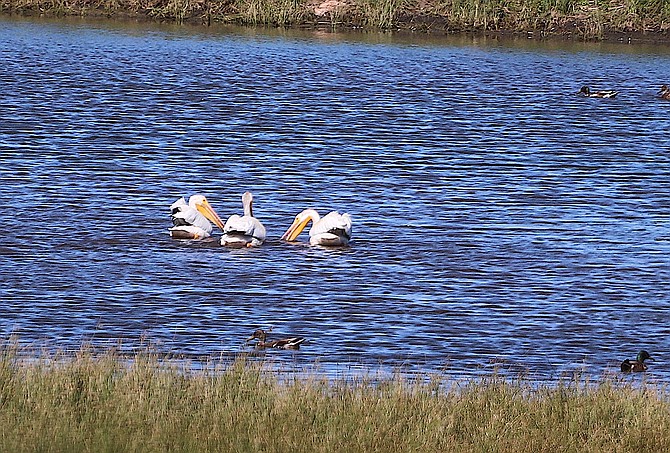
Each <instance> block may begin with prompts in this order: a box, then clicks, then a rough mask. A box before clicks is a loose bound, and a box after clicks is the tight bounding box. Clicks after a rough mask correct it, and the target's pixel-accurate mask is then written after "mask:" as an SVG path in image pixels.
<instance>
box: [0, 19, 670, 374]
mask: <svg viewBox="0 0 670 453" xmlns="http://www.w3.org/2000/svg"><path fill="white" fill-rule="evenodd" d="M669 74H670V49H669V48H668V47H662V46H659V47H642V46H635V45H624V44H619V45H593V44H591V45H586V44H581V45H580V44H564V43H563V44H557V43H533V42H523V41H521V42H514V41H512V42H497V41H491V40H477V39H465V38H454V39H447V38H445V37H440V38H436V39H430V40H429V39H426V38H421V37H413V38H407V37H405V38H398V37H396V38H394V37H390V36H386V35H335V34H328V33H325V34H324V33H291V32H276V31H265V32H263V31H252V30H238V29H191V28H160V27H158V26H155V25H154V26H152V25H142V26H140V25H129V24H125V25H123V24H118V23H116V24H115V23H85V22H75V23H73V22H64V21H59V22H54V21H50V22H44V21H42V22H40V21H26V20H9V19H6V18H5V19H0V84H1V86H2V89H1V90H0V200H2V202H1V203H2V209H1V214H0V218H1V219H2V222H3V229H2V232H3V234H2V236H1V237H0V278H1V279H2V281H1V283H2V285H1V289H0V295H1V300H0V319H1V323H2V327H3V334H4V335H5V337H6V338H8V337H9V336H10V335H11V334H16V335H18V337H19V338H20V340H21V341H22V342H24V343H27V344H43V343H46V344H48V345H51V346H53V347H57V348H77V347H79V345H81V344H82V343H83V342H85V341H91V342H92V343H94V344H96V345H98V344H99V345H103V346H104V345H111V344H114V343H115V342H116V341H117V340H121V341H122V343H123V345H124V347H128V348H132V347H134V346H135V345H137V344H139V343H140V342H142V341H145V340H146V341H150V342H151V343H153V344H154V345H156V347H158V348H159V349H160V350H163V351H166V352H174V353H180V354H187V355H191V354H192V355H194V356H196V357H200V356H219V355H222V354H223V355H226V356H228V355H235V354H236V353H239V352H242V351H248V350H249V349H250V348H248V347H245V345H244V340H245V339H246V337H248V336H249V335H250V334H251V332H252V331H253V330H254V329H256V328H259V327H263V328H269V327H270V326H273V331H272V334H277V335H282V334H291V335H302V336H305V337H307V338H308V339H309V342H308V343H307V344H306V345H305V346H303V348H302V349H301V350H300V351H298V352H295V353H293V352H289V351H267V352H266V357H270V358H271V359H272V360H275V361H277V362H278V363H280V364H283V365H284V366H289V367H292V366H307V365H310V364H313V363H315V362H318V366H319V367H320V368H321V369H323V370H324V371H325V372H327V373H332V372H339V371H340V370H343V369H349V368H351V367H354V368H357V367H359V366H363V367H373V368H374V367H378V366H382V367H383V368H387V369H396V368H398V367H404V368H405V369H408V370H416V371H427V372H433V371H440V370H445V372H446V373H447V374H449V375H450V376H455V377H463V376H472V375H477V374H479V373H487V372H490V371H491V370H492V369H494V368H499V369H501V370H502V371H504V372H509V373H511V374H518V373H528V374H530V375H531V376H534V377H537V378H539V379H552V378H555V377H558V376H560V375H562V374H563V373H571V372H573V371H576V370H584V371H586V372H587V373H590V374H594V375H601V374H602V373H604V372H607V371H608V370H610V371H612V370H616V368H617V367H618V362H619V361H620V360H621V359H623V358H626V357H628V358H633V356H634V355H635V354H636V353H637V351H639V350H640V349H647V350H648V351H649V352H650V353H651V354H652V356H655V357H656V361H655V362H652V363H651V369H652V370H653V372H652V373H651V374H652V376H654V377H656V378H660V379H662V380H665V381H667V379H668V378H669V377H670V360H668V357H667V356H666V351H668V350H669V346H670V341H669V339H668V334H669V333H670V328H669V322H668V308H669V305H670V303H669V299H668V289H669V287H670V266H669V264H670V263H669V261H670V260H669V258H668V256H669V255H670V200H669V198H670V157H669V155H670V154H669V153H670V138H669V136H668V126H669V125H670V122H669V120H668V113H669V112H670V102H668V101H663V100H660V99H658V98H657V97H656V92H657V91H658V89H659V87H660V85H661V84H662V83H668V82H670V79H668V77H670V76H669ZM583 84H588V85H591V87H592V88H615V89H618V90H620V91H621V94H620V95H619V97H618V98H616V99H614V100H596V99H585V98H581V97H578V96H576V95H575V94H574V93H575V92H576V91H577V90H578V89H579V87H580V86H581V85H583ZM245 190H250V191H252V192H253V193H254V196H255V205H254V207H255V214H256V216H257V217H258V218H259V219H260V220H261V221H262V222H263V223H264V224H265V226H266V228H267V230H268V236H269V240H268V241H267V242H266V244H265V245H264V246H262V247H260V248H258V249H251V250H230V249H225V248H223V247H220V246H219V245H218V244H217V242H200V243H193V242H184V241H174V240H171V239H170V237H169V236H168V233H167V228H168V227H170V226H171V222H170V219H169V209H168V208H169V206H170V204H171V203H172V202H173V201H175V200H176V199H177V198H178V197H181V196H188V195H190V194H194V193H202V194H205V195H206V196H207V197H208V198H209V200H210V202H211V203H212V204H213V205H214V207H215V208H216V209H217V210H218V212H219V213H220V214H221V215H222V216H223V217H224V218H225V217H227V216H228V215H230V214H233V213H240V212H241V202H240V198H241V194H242V193H243V192H244V191H245ZM307 207H313V208H316V209H317V210H319V211H320V212H321V213H322V214H325V213H326V212H328V211H330V210H340V211H346V212H349V213H350V214H351V216H352V217H353V219H354V235H353V241H352V243H351V246H350V247H349V248H346V249H325V248H318V247H309V246H307V245H306V244H305V242H306V241H307V234H306V233H303V235H302V236H301V238H300V239H301V240H302V241H303V242H302V243H301V244H297V245H295V244H286V243H282V242H281V241H279V237H280V236H281V234H282V233H283V232H284V230H285V229H286V228H287V227H288V226H289V225H290V223H291V221H292V219H293V217H294V216H295V214H297V213H298V212H299V211H301V210H302V209H304V208H307ZM215 236H216V237H217V238H218V236H219V234H215Z"/></svg>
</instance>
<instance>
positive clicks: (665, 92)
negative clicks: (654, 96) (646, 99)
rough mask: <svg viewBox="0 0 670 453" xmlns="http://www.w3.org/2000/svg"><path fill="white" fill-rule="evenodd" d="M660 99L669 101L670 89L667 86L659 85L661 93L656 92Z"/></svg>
mask: <svg viewBox="0 0 670 453" xmlns="http://www.w3.org/2000/svg"><path fill="white" fill-rule="evenodd" d="M658 94H659V96H660V97H661V99H667V100H669V101H670V88H668V86H667V85H661V91H659V92H658Z"/></svg>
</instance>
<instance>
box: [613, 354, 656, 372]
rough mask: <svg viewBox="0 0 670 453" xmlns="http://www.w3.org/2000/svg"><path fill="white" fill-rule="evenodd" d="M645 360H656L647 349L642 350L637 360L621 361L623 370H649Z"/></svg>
mask: <svg viewBox="0 0 670 453" xmlns="http://www.w3.org/2000/svg"><path fill="white" fill-rule="evenodd" d="M645 360H654V359H653V358H652V357H651V356H650V355H649V353H648V352H647V351H644V350H643V351H640V352H639V353H638V354H637V358H636V359H635V360H629V359H626V360H624V361H623V362H621V371H623V372H624V373H630V372H640V371H647V368H648V367H647V364H646V363H644V361H645Z"/></svg>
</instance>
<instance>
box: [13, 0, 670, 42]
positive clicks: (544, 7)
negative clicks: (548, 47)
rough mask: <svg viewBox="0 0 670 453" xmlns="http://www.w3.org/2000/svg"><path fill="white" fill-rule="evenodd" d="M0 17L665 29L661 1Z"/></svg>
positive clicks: (215, 5) (36, 2)
mask: <svg viewBox="0 0 670 453" xmlns="http://www.w3.org/2000/svg"><path fill="white" fill-rule="evenodd" d="M2 12H5V13H19V14H40V15H84V16H86V15H106V16H123V17H125V16H140V17H141V16H145V17H148V18H153V19H158V20H167V21H176V22H196V23H206V24H209V23H211V22H213V21H216V22H224V23H239V24H248V25H269V26H280V27H291V26H305V25H316V24H317V23H321V24H323V23H327V24H330V25H331V26H338V27H339V26H341V27H364V28H368V29H385V30H389V29H415V30H430V31H437V30H442V31H448V32H459V31H479V32H482V31H510V32H528V31H534V32H540V34H541V35H571V36H573V37H578V38H582V39H600V38H603V37H604V36H605V34H606V33H618V32H635V33H657V34H658V33H660V34H665V33H667V32H668V30H669V29H670V2H668V1H666V0H337V1H335V0H330V1H326V0H0V13H2ZM316 12H318V14H319V15H317V13H316Z"/></svg>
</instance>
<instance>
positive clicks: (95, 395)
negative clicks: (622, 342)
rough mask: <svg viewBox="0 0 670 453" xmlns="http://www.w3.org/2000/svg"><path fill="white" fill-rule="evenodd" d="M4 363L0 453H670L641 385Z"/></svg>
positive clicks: (649, 391)
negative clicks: (108, 452)
mask: <svg viewBox="0 0 670 453" xmlns="http://www.w3.org/2000/svg"><path fill="white" fill-rule="evenodd" d="M0 354H1V356H0V408H1V410H0V450H1V451H12V452H27V451H31V452H32V451H43V452H49V451H68V452H78V451H123V452H133V451H141V452H163V451H199V452H206V451H216V452H225V451H263V452H292V453H299V452H329V453H330V452H340V451H341V452H345V451H346V452H349V451H358V452H366V451H370V452H371V451H374V452H419V451H421V452H426V451H445V452H446V451H449V452H472V451H482V452H484V451H485V452H496V451H501V452H502V451H505V452H512V451H513V452H542V451H568V452H571V451H574V452H577V451H579V452H602V451H617V452H636V451H645V452H655V451H658V452H667V451H670V400H669V396H670V394H669V393H668V391H667V389H666V388H664V387H663V388H659V387H657V386H654V385H651V384H644V382H643V381H641V380H640V379H639V378H641V377H642V375H641V374H637V375H630V374H627V375H625V376H624V377H621V376H619V377H613V378H612V380H603V381H600V382H597V383H588V382H585V380H584V379H575V380H570V381H565V382H562V381H559V382H556V383H553V384H550V385H547V386H538V385H537V384H531V383H529V382H527V381H524V380H523V379H521V380H519V381H516V382H509V381H506V380H504V379H502V378H500V377H497V376H495V375H493V376H490V377H487V378H481V379H476V380H470V381H467V382H466V381H463V382H453V381H449V380H447V379H445V378H444V376H441V375H426V376H414V377H407V376H404V377H403V376H401V375H399V374H398V375H396V376H386V377H383V376H372V377H361V376H348V377H347V376H342V377H341V378H335V379H333V378H331V379H327V378H325V377H323V376H319V374H318V373H310V372H305V373H299V374H297V373H288V372H285V373H280V372H277V371H276V370H275V371H273V369H272V367H271V366H268V363H266V362H260V361H258V359H256V360H254V361H252V360H249V359H248V358H247V359H246V360H245V358H237V359H235V360H232V359H231V360H230V361H227V362H225V363H223V361H222V363H219V364H217V363H207V364H204V365H203V364H200V365H199V366H197V367H194V366H193V364H190V365H189V363H187V362H184V361H177V360H175V359H166V358H165V357H158V356H157V355H155V354H152V353H150V352H146V353H143V352H140V353H137V354H136V355H133V356H132V357H128V356H123V357H122V356H120V355H118V354H116V353H114V352H112V351H104V352H102V353H99V354H98V353H95V352H94V351H93V350H92V349H90V348H88V349H87V348H82V349H81V350H80V351H78V352H77V353H75V354H68V355H65V354H55V355H50V356H48V355H47V354H46V353H42V354H38V355H33V356H26V354H25V353H24V352H18V348H17V347H15V346H10V347H5V349H4V350H3V351H2V352H1V353H0ZM26 357H28V358H26ZM622 379H626V380H625V381H624V380H622ZM628 379H633V380H632V381H628Z"/></svg>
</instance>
